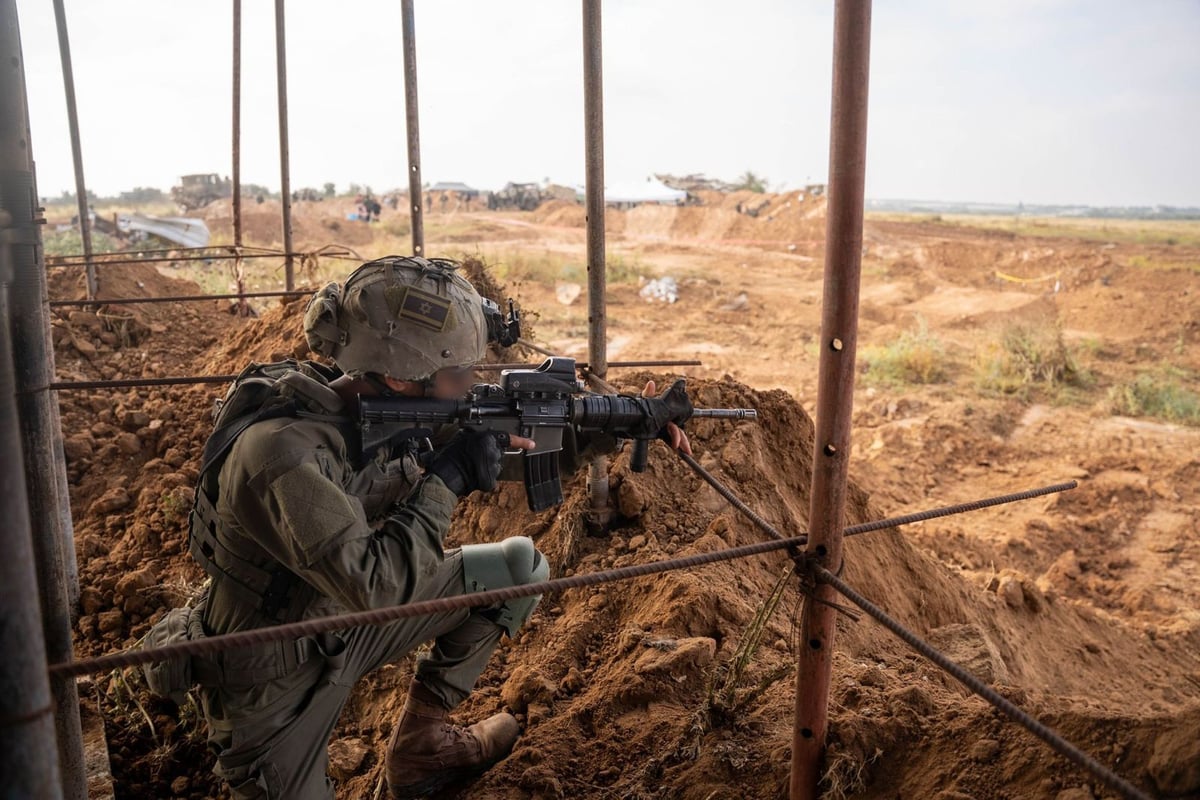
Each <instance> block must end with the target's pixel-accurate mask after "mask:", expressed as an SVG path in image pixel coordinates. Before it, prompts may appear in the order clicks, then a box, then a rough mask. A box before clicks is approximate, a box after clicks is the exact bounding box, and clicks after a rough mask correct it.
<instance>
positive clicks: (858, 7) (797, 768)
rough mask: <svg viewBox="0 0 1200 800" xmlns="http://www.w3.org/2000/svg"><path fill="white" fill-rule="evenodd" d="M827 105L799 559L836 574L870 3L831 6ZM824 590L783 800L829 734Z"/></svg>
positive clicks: (830, 614)
mask: <svg viewBox="0 0 1200 800" xmlns="http://www.w3.org/2000/svg"><path fill="white" fill-rule="evenodd" d="M833 29H834V32H833V99H832V106H831V119H830V133H829V140H830V146H829V205H828V211H827V217H826V228H825V277H824V296H823V298H822V306H821V340H820V341H821V363H820V369H819V374H818V381H817V415H816V416H817V418H816V440H815V441H816V445H815V452H814V454H813V470H812V491H811V493H810V495H809V497H810V501H809V502H810V505H809V524H808V529H809V541H808V545H807V546H806V548H805V553H806V554H807V555H808V556H809V557H810V558H813V559H815V560H816V563H818V564H821V565H827V566H829V567H831V568H832V569H833V570H834V571H835V572H836V571H837V570H839V569H840V568H841V565H842V529H843V528H844V527H845V514H846V509H845V506H846V492H847V477H848V474H849V456H850V428H851V420H852V416H853V411H854V377H855V375H854V357H855V349H856V347H857V339H858V295H859V278H860V274H861V271H862V223H863V205H864V194H863V191H864V181H865V178H866V151H867V85H868V83H867V79H868V75H869V72H870V54H871V2H870V0H837V3H836V4H835V7H834V21H833ZM832 599H833V591H832V590H831V589H830V588H829V587H827V586H825V585H818V586H817V588H816V590H815V593H814V594H813V596H812V597H811V598H809V600H808V602H806V603H805V604H804V611H803V614H802V619H801V636H802V639H803V641H805V642H815V643H816V646H814V647H805V648H802V649H801V651H800V654H799V666H798V668H797V670H796V715H795V719H794V720H793V731H792V769H791V776H790V781H789V793H790V796H791V798H792V800H815V798H816V797H817V796H818V794H819V790H818V783H819V781H820V778H821V770H820V766H821V757H822V754H823V752H824V749H825V734H826V731H827V729H828V725H829V708H828V704H829V685H830V679H831V677H830V673H831V670H832V666H833V663H832V662H833V640H834V633H835V632H836V609H835V608H834V607H833V606H832V605H831V604H830V602H831V601H832Z"/></svg>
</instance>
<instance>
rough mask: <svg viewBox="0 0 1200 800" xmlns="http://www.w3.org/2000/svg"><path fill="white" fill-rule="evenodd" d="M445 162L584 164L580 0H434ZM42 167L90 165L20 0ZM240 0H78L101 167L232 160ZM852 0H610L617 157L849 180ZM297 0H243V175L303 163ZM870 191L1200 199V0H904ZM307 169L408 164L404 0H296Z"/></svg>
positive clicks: (434, 69)
mask: <svg viewBox="0 0 1200 800" xmlns="http://www.w3.org/2000/svg"><path fill="white" fill-rule="evenodd" d="M416 5H417V8H416V25H417V51H418V62H419V67H418V75H419V78H420V112H421V142H422V148H423V153H422V158H423V163H422V170H423V175H424V177H425V179H426V180H428V181H438V180H461V181H466V182H468V183H471V184H473V185H476V186H479V187H483V188H498V187H499V186H501V185H503V184H504V183H505V182H507V181H509V180H515V181H538V180H541V179H543V178H546V177H549V178H552V179H554V180H556V181H558V182H563V183H580V182H582V179H583V173H584V169H583V153H584V148H583V100H582V92H583V77H582V42H581V38H582V23H581V19H580V3H579V2H577V1H574V2H573V1H570V0H509V2H498V1H497V0H490V1H489V0H442V1H441V2H431V0H424V2H422V0H418V2H417V4H416ZM17 6H18V9H19V13H20V23H21V32H22V41H23V47H24V52H25V58H26V79H27V82H28V86H29V106H30V114H31V123H32V135H33V146H34V155H35V157H36V158H37V162H38V164H37V165H38V182H39V189H40V191H41V193H42V194H43V195H56V194H57V193H58V192H59V191H61V190H62V189H64V188H73V177H72V168H71V151H70V143H69V139H68V135H67V123H66V111H65V103H64V100H63V86H62V72H61V68H60V65H59V56H58V48H57V39H56V34H55V28H54V15H53V10H52V5H51V3H50V2H48V0H18V2H17ZM231 6H232V3H231V2H228V1H227V0H226V1H219V0H170V1H169V2H167V1H166V0H67V2H66V12H67V21H68V25H69V27H70V34H71V47H72V54H73V59H74V67H75V83H76V92H77V95H78V98H79V116H80V126H81V128H82V140H83V157H84V169H85V173H86V176H87V181H88V185H89V187H90V188H92V189H93V190H94V191H96V192H97V193H99V194H110V193H114V192H116V191H119V190H121V189H126V188H131V187H133V186H135V185H144V186H158V187H161V188H166V187H168V186H170V185H171V184H173V183H175V182H176V180H177V176H178V175H179V174H181V173H189V172H220V173H221V174H228V173H229V172H230V71H231V67H230V54H231V41H230V39H231V28H232V22H231ZM832 6H833V4H832V2H819V3H818V2H797V1H796V0H742V1H741V2H736V3H735V2H732V0H725V1H724V2H716V1H715V0H643V2H634V0H608V1H607V2H606V3H605V4H604V67H605V98H604V102H605V117H606V129H605V152H606V168H607V175H608V178H609V182H610V183H615V182H627V181H629V180H636V179H639V178H641V177H644V176H645V175H647V174H649V173H652V172H674V173H686V172H704V173H707V174H708V175H710V176H715V177H721V178H725V179H732V178H734V177H736V176H737V175H739V174H741V173H742V172H744V171H745V170H747V169H749V170H753V171H755V172H756V173H758V174H760V175H764V176H766V177H767V178H768V179H769V181H770V182H771V185H772V186H773V187H775V186H797V185H801V184H803V183H805V182H809V181H824V179H825V175H826V171H827V159H828V137H829V89H830V58H831V54H830V51H831V40H832V26H833V20H832ZM273 8H274V4H273V3H272V2H269V0H244V2H243V34H242V35H243V55H242V70H243V76H242V102H243V109H242V175H243V180H245V181H247V182H255V183H262V184H266V185H268V186H272V187H277V186H278V185H279V161H278V148H279V138H278V117H277V110H276V100H275V49H274V21H273ZM872 39H873V41H872V65H871V66H872V69H871V72H872V74H871V107H870V121H869V126H870V127H869V130H870V133H869V151H868V155H867V195H868V197H874V198H919V199H931V200H932V199H940V200H976V201H996V202H1016V201H1025V202H1046V203H1089V204H1093V205H1104V204H1109V205H1136V204H1141V205H1151V204H1160V203H1161V204H1168V205H1200V2H1196V0H1145V2H1129V1H1128V0H1118V1H1116V2H1111V1H1109V0H1037V1H1036V2H1035V1H1034V0H992V1H991V2H982V1H981V2H974V1H973V0H972V2H963V0H881V1H880V2H877V3H875V17H874V24H873V33H872ZM287 46H288V87H289V97H288V102H289V120H290V127H291V165H292V186H293V187H302V186H314V187H319V186H320V185H321V184H323V183H324V182H325V181H335V182H336V183H337V184H338V185H339V186H340V187H345V186H346V184H348V183H349V182H356V183H361V184H369V185H371V186H372V187H373V188H374V189H376V190H382V189H386V188H390V187H395V186H401V185H406V180H407V179H406V177H405V175H406V172H405V164H406V161H405V144H404V100H403V78H402V56H401V37H400V3H399V0H356V1H355V2H348V3H331V2H319V1H318V0H291V2H289V3H288V5H287Z"/></svg>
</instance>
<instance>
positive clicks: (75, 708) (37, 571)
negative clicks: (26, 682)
mask: <svg viewBox="0 0 1200 800" xmlns="http://www.w3.org/2000/svg"><path fill="white" fill-rule="evenodd" d="M5 5H6V6H8V7H6V8H4V15H5V17H6V18H5V19H3V20H0V37H2V38H0V53H4V54H5V56H6V57H5V58H4V59H3V64H4V66H3V75H2V77H0V218H2V219H3V222H0V251H2V252H0V261H2V262H3V265H2V266H0V274H2V276H3V277H2V278H0V281H3V283H4V284H5V286H4V292H5V308H4V312H3V313H0V327H2V328H4V331H3V337H4V352H3V354H0V358H2V359H3V361H4V367H3V371H4V378H5V380H4V381H3V382H0V386H3V387H5V388H4V391H5V392H6V393H7V392H9V391H13V390H15V395H13V396H11V398H10V396H6V397H4V398H3V402H4V403H5V406H6V408H5V409H4V412H3V414H4V416H5V418H6V419H5V424H6V425H7V424H9V423H10V422H11V424H12V425H13V426H14V427H15V429H16V430H18V431H19V439H17V440H16V443H17V447H18V449H17V452H16V456H17V458H20V457H21V456H22V455H23V456H24V459H23V469H22V468H21V467H18V466H17V463H18V462H17V461H15V460H14V461H12V462H10V463H7V464H6V467H5V475H4V482H5V489H4V493H5V497H4V501H5V506H4V507H6V508H7V509H9V511H10V512H12V511H17V510H19V511H20V512H21V513H22V514H24V515H25V525H26V526H27V527H26V528H25V529H23V530H21V533H20V534H19V535H21V536H24V537H25V542H24V546H25V547H27V548H31V550H32V557H33V575H34V576H35V578H36V584H35V586H34V591H35V592H36V595H30V597H33V596H36V597H38V598H39V602H38V603H37V604H34V603H32V602H30V601H29V600H26V603H28V604H29V606H30V609H31V610H32V611H33V612H34V614H33V619H34V621H35V622H37V621H38V620H39V619H40V622H41V625H40V628H39V630H38V646H39V648H42V647H44V648H45V652H44V654H43V656H44V657H46V658H49V659H50V660H51V661H55V662H57V661H58V660H60V659H67V660H70V659H71V658H72V657H73V648H72V644H71V621H72V620H71V616H72V615H71V609H72V602H71V594H72V593H71V591H70V590H69V589H68V583H67V580H66V576H65V573H67V572H73V565H74V563H75V560H74V555H75V545H74V536H73V532H72V529H71V524H70V509H69V507H68V508H67V509H66V512H65V514H64V509H63V506H64V505H66V504H67V502H68V501H67V498H66V496H65V495H64V494H61V493H60V492H61V490H62V489H63V488H65V486H66V474H65V471H66V462H65V459H63V458H62V457H61V452H62V437H61V433H60V430H61V429H60V428H59V426H58V422H57V417H56V406H55V403H54V398H53V397H52V396H51V394H50V391H49V390H48V388H47V386H48V384H49V382H50V381H51V380H52V379H53V377H54V352H53V349H52V348H51V347H50V346H49V341H50V313H49V306H48V305H47V300H48V298H47V295H46V270H45V264H44V263H43V261H42V248H41V233H40V229H39V227H38V226H39V224H40V223H41V222H42V221H43V220H42V219H41V215H40V213H39V212H40V209H39V208H38V195H37V183H36V181H35V179H34V172H33V148H32V141H31V138H30V135H29V108H28V103H27V95H26V86H25V66H24V59H23V55H24V54H23V52H22V48H21V42H20V33H19V29H18V24H17V17H16V10H15V8H14V7H11V6H10V4H9V3H6V4H5ZM60 19H61V18H60ZM63 30H65V29H63V28H60V31H63ZM68 63H69V62H68ZM67 69H69V67H67ZM77 163H78V162H77ZM13 399H15V401H16V402H15V404H14V405H13V407H12V408H11V409H10V408H8V407H7V406H8V404H9V403H10V402H11V401H12V400H13ZM10 415H11V417H12V419H11V420H9V419H8V417H9V416H10ZM5 436H6V437H7V431H6V432H5ZM3 457H4V458H5V459H6V460H7V459H8V458H9V457H10V453H9V450H8V448H7V447H6V448H5V449H4V454H3ZM60 471H61V472H62V473H63V474H62V475H61V476H60V475H59V474H58V473H59V472H60ZM12 472H15V473H18V476H19V478H20V479H19V481H16V485H17V486H18V487H19V490H20V493H19V494H18V493H16V492H14V495H15V496H13V497H9V496H7V495H8V493H9V491H10V487H9V482H10V481H12V480H13V475H12V474H10V473H12ZM22 473H23V474H22ZM60 478H61V480H60ZM64 517H65V518H66V521H65V523H64ZM31 522H32V526H30V523H31ZM10 544H11V543H6V545H5V547H6V548H7V546H9V545H10ZM4 553H5V559H7V558H9V552H8V551H7V549H5V550H4ZM68 556H69V557H68ZM68 564H70V565H71V566H72V569H70V570H69V569H68V568H67V565H68ZM10 599H11V598H5V601H6V603H7V602H8V601H9V600H10ZM3 607H4V608H5V609H6V611H5V614H6V616H7V614H8V613H9V612H8V610H7V609H9V608H11V606H9V605H5V606H3ZM39 608H40V611H41V613H40V615H39V614H37V613H36V611H37V610H38V609H39ZM0 627H2V626H0ZM9 645H11V643H6V644H5V646H6V647H7V646H9ZM4 652H7V653H11V651H10V650H5V651H4ZM42 669H44V667H43V668H42ZM42 674H43V675H44V674H45V673H44V672H43V673H42ZM44 680H45V679H44V678H42V682H44ZM9 689H16V687H4V688H0V693H6V692H7V691H8V690H9ZM16 690H17V691H19V689H16ZM49 690H50V693H51V697H52V698H53V699H52V701H51V700H48V701H47V702H49V703H50V705H51V710H52V712H53V716H51V715H50V713H47V714H46V716H45V720H46V722H47V723H49V722H51V721H52V722H53V727H52V730H53V733H54V735H55V739H56V743H57V748H56V754H57V757H56V758H55V763H56V765H58V767H59V768H60V769H61V780H62V783H61V785H60V786H58V787H57V788H58V789H59V790H60V791H62V793H63V796H65V797H68V798H71V800H86V797H87V776H86V769H85V767H84V757H83V732H82V729H81V727H80V721H79V694H78V691H77V689H76V686H75V681H74V680H73V679H72V680H66V681H64V680H60V679H58V678H55V679H54V680H52V681H50V683H49ZM9 713H12V712H7V711H0V717H4V718H6V719H7V718H8V717H7V715H8V714H9ZM55 778H56V781H57V780H58V775H57V773H56V776H55ZM6 788H7V787H6ZM18 794H20V793H19V792H18Z"/></svg>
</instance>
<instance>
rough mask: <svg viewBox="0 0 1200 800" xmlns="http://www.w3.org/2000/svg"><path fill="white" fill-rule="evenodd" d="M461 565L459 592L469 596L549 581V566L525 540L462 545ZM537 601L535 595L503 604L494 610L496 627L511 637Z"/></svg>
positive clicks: (509, 539) (529, 541) (520, 537)
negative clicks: (461, 588) (461, 577)
mask: <svg viewBox="0 0 1200 800" xmlns="http://www.w3.org/2000/svg"><path fill="white" fill-rule="evenodd" d="M462 562H463V583H464V584H465V586H464V587H463V588H464V589H465V590H466V591H467V592H469V593H470V592H485V591H487V590H489V589H504V588H507V587H509V586H524V585H526V584H530V583H540V582H541V581H544V580H546V579H547V578H549V577H550V564H549V563H548V562H547V561H546V559H545V558H544V557H543V556H542V554H541V553H539V552H538V550H537V548H536V547H534V546H533V540H532V539H530V538H529V537H528V536H513V537H510V538H508V539H505V540H504V541H502V542H489V543H488V544H466V545H463V546H462ZM541 599H542V596H541V595H540V594H539V595H533V596H532V597H520V598H518V599H516V600H506V601H504V602H503V603H501V604H500V605H499V606H496V608H495V611H496V617H495V621H496V624H497V625H499V626H500V627H502V628H504V630H505V631H506V632H507V633H508V635H509V636H510V637H512V636H515V635H516V633H517V631H518V630H520V628H521V626H522V625H524V624H525V621H526V620H528V619H529V617H530V616H531V615H532V614H533V609H534V608H536V607H537V604H538V601H539V600H541Z"/></svg>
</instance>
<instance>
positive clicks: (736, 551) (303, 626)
mask: <svg viewBox="0 0 1200 800" xmlns="http://www.w3.org/2000/svg"><path fill="white" fill-rule="evenodd" d="M798 544H803V541H802V540H797V539H785V540H783V541H782V542H755V543H754V544H746V545H740V546H738V547H731V548H727V549H724V550H716V551H712V552H708V553H698V554H696V555H691V556H680V557H678V558H671V559H666V560H663V561H652V562H650V563H646V564H633V565H630V566H627V567H619V568H617V569H609V570H603V571H601V572H592V573H588V574H584V575H572V576H571V577H569V578H555V579H554V580H548V581H542V582H540V583H530V584H525V585H523V586H512V587H508V588H504V589H491V590H488V591H486V592H476V593H474V594H461V595H455V596H452V597H439V598H436V599H433V600H423V601H420V602H417V603H409V604H407V605H401V606H390V607H388V608H377V609H372V610H370V611H358V612H354V613H351V614H341V615H337V616H331V617H318V618H316V619H310V620H304V621H302V622H292V623H287V624H284V625H277V626H274V627H270V628H255V629H253V630H248V631H238V632H237V633H226V634H221V635H219V636H209V637H205V638H203V639H195V640H191V641H185V642H179V643H176V644H169V645H165V646H163V647H158V648H154V649H147V650H137V649H133V650H123V651H121V652H117V653H109V654H107V655H103V656H97V657H95V658H89V659H84V660H82V661H67V662H62V663H59V664H53V665H51V666H50V667H49V671H50V674H51V675H88V674H92V673H100V672H108V671H109V670H112V669H121V668H124V667H135V666H138V665H141V664H149V663H152V662H155V661H164V660H169V659H171V658H175V657H178V656H184V655H191V656H196V655H212V654H214V653H220V652H224V651H225V650H229V649H231V648H235V647H244V646H246V645H252V644H264V643H266V642H278V641H284V640H287V639H297V638H300V637H303V636H315V635H317V634H320V633H328V632H330V631H338V630H346V629H347V628H355V627H359V626H363V625H384V624H386V623H389V622H394V621H395V620H398V619H409V618H411V617H420V616H424V615H427V614H444V613H446V612H448V611H457V610H459V609H464V608H475V607H478V606H490V605H494V604H496V603H502V602H505V601H507V600H516V599H518V598H521V597H531V596H533V595H535V594H552V593H556V592H563V591H566V590H568V589H579V588H583V587H585V586H595V585H598V584H601V583H609V582H611V581H617V580H628V579H630V578H640V577H643V576H646V575H655V574H657V573H660V572H669V571H671V570H676V569H688V568H692V567H698V566H702V565H705V564H713V563H716V562H718V561H729V560H731V559H735V558H746V557H748V556H754V555H759V554H761V553H769V552H771V551H773V550H780V549H783V548H785V547H793V546H795V545H798Z"/></svg>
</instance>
